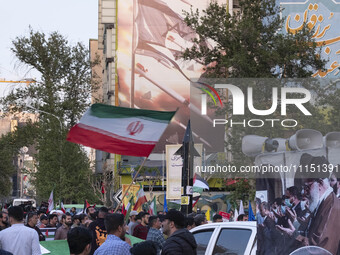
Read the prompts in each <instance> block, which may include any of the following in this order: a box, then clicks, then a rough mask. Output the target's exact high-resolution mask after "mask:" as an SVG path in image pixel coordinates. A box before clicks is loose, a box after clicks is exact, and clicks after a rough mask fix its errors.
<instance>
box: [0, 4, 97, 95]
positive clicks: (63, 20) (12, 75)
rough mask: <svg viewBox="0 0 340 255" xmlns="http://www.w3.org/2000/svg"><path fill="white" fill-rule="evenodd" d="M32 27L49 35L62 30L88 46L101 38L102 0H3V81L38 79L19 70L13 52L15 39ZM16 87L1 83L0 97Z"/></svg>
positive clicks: (0, 59)
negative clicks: (100, 6) (99, 1)
mask: <svg viewBox="0 0 340 255" xmlns="http://www.w3.org/2000/svg"><path fill="white" fill-rule="evenodd" d="M29 26H31V27H32V28H33V29H34V30H39V31H42V32H45V33H46V34H48V33H50V32H52V31H58V32H60V33H61V34H62V35H64V36H66V37H67V38H68V40H69V41H70V42H71V43H75V42H78V41H80V42H83V43H84V44H85V45H86V46H88V44H89V39H90V38H97V37H98V31H97V29H98V0H58V1H51V0H10V1H5V0H2V1H1V15H0V79H3V78H5V79H6V80H21V79H24V78H36V76H37V74H36V73H32V72H31V73H27V69H24V68H18V67H16V66H17V64H18V61H17V60H16V59H15V57H14V55H13V54H12V53H11V51H10V48H11V42H12V40H13V39H14V38H15V37H16V36H23V35H28V31H29ZM17 86H19V85H17ZM21 86H23V85H21ZM24 86H25V85H24ZM12 87H13V85H11V84H7V83H0V97H2V96H3V95H4V94H6V93H7V92H8V91H9V90H10V89H11V88H12Z"/></svg>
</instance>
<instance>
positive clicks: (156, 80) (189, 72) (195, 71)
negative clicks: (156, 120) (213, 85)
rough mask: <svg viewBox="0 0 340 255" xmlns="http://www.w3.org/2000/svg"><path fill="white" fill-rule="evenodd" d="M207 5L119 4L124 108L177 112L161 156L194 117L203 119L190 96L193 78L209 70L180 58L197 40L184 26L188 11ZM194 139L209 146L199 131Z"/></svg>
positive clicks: (146, 0) (200, 1)
mask: <svg viewBox="0 0 340 255" xmlns="http://www.w3.org/2000/svg"><path fill="white" fill-rule="evenodd" d="M208 3H209V1H207V0H195V1H193V0H172V1H161V0H127V1H119V3H118V10H119V11H118V34H117V40H118V48H117V74H118V90H119V92H118V93H119V94H118V98H119V105H120V106H124V107H133V108H143V109H151V110H161V111H173V110H176V109H178V111H177V114H176V115H175V117H174V119H173V120H172V122H171V124H170V125H169V127H168V128H167V130H166V131H165V133H164V134H163V136H162V137H161V139H160V142H159V143H158V144H157V145H156V147H155V149H154V152H162V151H163V150H164V147H165V144H178V143H180V142H181V141H182V138H183V136H184V132H185V129H186V126H187V122H188V120H189V118H190V114H191V113H193V114H195V115H196V116H200V115H201V114H200V113H201V112H200V109H199V107H198V106H197V105H193V104H192V103H191V102H190V99H189V97H190V86H191V80H192V77H200V75H201V74H202V73H203V71H204V66H203V65H202V64H200V63H198V62H196V61H184V60H183V59H181V52H183V50H184V49H185V48H189V47H191V46H192V45H193V43H192V39H193V38H195V36H196V34H195V32H194V31H193V30H192V29H191V28H189V27H187V26H186V25H185V23H184V21H183V11H188V12H189V11H190V8H191V7H192V8H193V10H195V9H196V8H197V9H199V10H200V11H201V10H203V9H205V7H206V6H207V4H208ZM127 17H128V18H127ZM189 109H191V113H190V110H189ZM194 138H195V142H196V141H197V142H203V143H204V142H205V141H204V139H200V136H199V135H198V134H197V133H195V131H194Z"/></svg>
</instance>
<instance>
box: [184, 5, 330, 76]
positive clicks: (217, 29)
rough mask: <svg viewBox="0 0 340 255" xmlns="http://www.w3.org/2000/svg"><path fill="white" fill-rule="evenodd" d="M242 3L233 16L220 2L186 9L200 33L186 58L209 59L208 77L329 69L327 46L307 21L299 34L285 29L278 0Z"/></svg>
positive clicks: (293, 73)
mask: <svg viewBox="0 0 340 255" xmlns="http://www.w3.org/2000/svg"><path fill="white" fill-rule="evenodd" d="M239 5H240V6H239V7H240V8H239V11H238V12H234V14H233V15H232V16H231V15H230V14H229V12H228V11H227V7H226V6H225V5H219V4H218V3H217V2H215V1H212V2H211V3H210V4H209V6H208V7H207V9H206V10H203V13H199V12H198V10H196V12H194V11H193V10H192V11H191V13H187V12H186V13H185V14H186V17H185V19H184V20H185V22H186V24H187V25H188V26H189V27H191V28H192V29H193V30H194V31H195V32H196V33H197V37H196V38H195V39H194V43H195V44H194V46H193V47H191V48H187V49H185V51H184V53H183V56H182V57H183V58H184V59H186V60H196V61H199V62H200V63H203V64H204V65H205V66H206V68H205V71H206V72H205V74H204V77H212V78H277V77H281V78H282V77H288V78H304V77H311V75H312V73H313V70H318V69H322V68H324V64H325V61H324V60H322V59H321V58H320V57H319V56H320V53H321V49H320V48H318V47H317V45H316V43H315V41H314V39H313V38H312V35H313V31H311V30H309V29H308V27H307V25H305V26H304V27H303V29H301V30H300V31H299V32H297V33H295V34H292V33H287V34H283V33H282V32H281V29H282V27H283V18H282V17H281V16H280V9H279V6H277V5H276V1H274V0H265V1H261V0H255V1H251V0H240V1H239ZM207 42H209V43H207Z"/></svg>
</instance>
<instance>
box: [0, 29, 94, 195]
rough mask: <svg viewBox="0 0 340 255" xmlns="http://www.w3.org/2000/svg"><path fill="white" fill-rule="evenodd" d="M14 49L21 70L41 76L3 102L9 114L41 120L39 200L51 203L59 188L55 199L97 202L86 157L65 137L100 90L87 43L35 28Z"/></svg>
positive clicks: (36, 137)
mask: <svg viewBox="0 0 340 255" xmlns="http://www.w3.org/2000/svg"><path fill="white" fill-rule="evenodd" d="M11 50H12V52H13V53H14V55H15V56H16V57H17V59H18V60H19V62H20V65H22V66H26V67H28V68H29V69H35V70H37V71H38V72H39V73H40V74H41V78H40V79H39V80H38V81H37V83H35V84H30V85H29V86H28V87H22V88H21V89H18V90H16V91H12V92H11V94H9V95H8V96H7V97H6V98H4V99H2V100H1V103H2V105H3V107H4V110H5V111H6V112H7V114H10V113H15V112H18V111H19V112H20V111H30V112H32V113H35V114H37V115H39V119H38V122H37V123H36V124H34V126H35V134H34V136H33V138H34V145H35V147H36V150H37V153H36V155H35V160H36V161H35V162H36V168H37V172H36V174H35V185H36V189H37V195H38V198H41V199H44V200H47V199H48V196H49V194H50V192H51V190H52V189H53V188H54V187H55V190H54V194H55V199H56V200H59V199H64V200H65V201H64V202H66V200H67V201H70V202H71V201H78V202H81V201H83V200H84V199H85V198H87V199H90V198H93V192H91V189H89V188H88V187H89V175H91V174H92V171H91V169H90V163H89V160H88V157H87V155H86V152H85V151H84V150H83V148H82V147H80V146H79V145H76V144H72V143H70V142H67V141H66V134H67V131H68V130H69V128H70V127H71V126H73V125H74V124H76V122H77V121H78V120H79V118H80V117H81V116H82V114H83V113H84V111H85V110H86V109H87V108H88V107H89V105H90V101H91V92H95V90H96V89H97V87H95V86H94V87H93V86H92V84H97V81H94V80H93V79H92V77H95V78H97V77H98V76H97V75H96V74H95V73H94V74H92V75H91V67H93V66H94V65H96V64H98V62H96V63H91V62H90V60H89V51H88V50H87V48H86V47H85V46H84V45H83V44H81V43H76V44H74V45H71V44H70V43H69V42H68V40H67V39H66V38H65V37H64V36H63V35H61V34H59V33H58V32H53V33H51V34H48V35H47V34H45V33H43V32H40V31H34V30H33V29H32V28H30V30H29V34H28V36H18V37H16V38H15V39H14V40H13V47H12V48H11ZM27 99H29V101H30V103H29V105H28V101H27ZM28 106H29V107H28ZM17 133H18V134H21V133H22V129H18V130H17ZM31 142H32V141H31ZM31 144H33V142H32V143H31ZM26 146H27V145H26ZM0 154H1V152H0ZM3 155H4V157H5V152H4V154H3ZM0 156H1V155H0Z"/></svg>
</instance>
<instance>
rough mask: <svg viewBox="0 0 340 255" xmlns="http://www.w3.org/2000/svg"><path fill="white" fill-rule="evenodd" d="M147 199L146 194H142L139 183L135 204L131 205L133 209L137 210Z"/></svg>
mask: <svg viewBox="0 0 340 255" xmlns="http://www.w3.org/2000/svg"><path fill="white" fill-rule="evenodd" d="M147 201H148V200H147V199H146V196H145V194H144V190H143V187H142V185H140V188H139V190H138V193H137V201H136V204H135V206H134V207H133V210H134V211H137V210H138V208H139V207H141V206H142V205H143V204H144V203H146V202H147Z"/></svg>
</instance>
